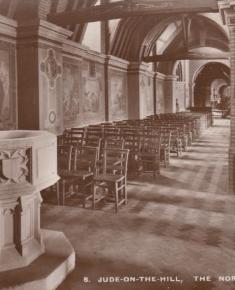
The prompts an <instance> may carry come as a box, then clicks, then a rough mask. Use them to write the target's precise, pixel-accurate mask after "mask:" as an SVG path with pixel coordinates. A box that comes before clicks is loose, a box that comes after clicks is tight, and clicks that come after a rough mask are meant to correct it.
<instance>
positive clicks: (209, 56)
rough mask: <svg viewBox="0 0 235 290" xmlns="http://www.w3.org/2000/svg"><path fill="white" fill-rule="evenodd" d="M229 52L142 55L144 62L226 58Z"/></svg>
mask: <svg viewBox="0 0 235 290" xmlns="http://www.w3.org/2000/svg"><path fill="white" fill-rule="evenodd" d="M229 56H230V55H229V53H227V52H221V53H192V52H189V53H183V54H177V53H175V54H160V55H153V56H146V57H143V59H142V60H143V61H144V62H160V61H176V60H187V59H191V60H202V59H205V60H209V59H212V60H214V59H228V58H229Z"/></svg>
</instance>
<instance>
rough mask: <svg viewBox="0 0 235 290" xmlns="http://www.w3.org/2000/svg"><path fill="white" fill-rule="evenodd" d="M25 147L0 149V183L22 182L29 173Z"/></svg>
mask: <svg viewBox="0 0 235 290" xmlns="http://www.w3.org/2000/svg"><path fill="white" fill-rule="evenodd" d="M28 163H29V158H28V154H27V149H26V148H24V149H11V150H10V149H9V150H3V151H0V185H1V184H12V183H22V182H25V181H26V180H27V177H28V175H29V164H28Z"/></svg>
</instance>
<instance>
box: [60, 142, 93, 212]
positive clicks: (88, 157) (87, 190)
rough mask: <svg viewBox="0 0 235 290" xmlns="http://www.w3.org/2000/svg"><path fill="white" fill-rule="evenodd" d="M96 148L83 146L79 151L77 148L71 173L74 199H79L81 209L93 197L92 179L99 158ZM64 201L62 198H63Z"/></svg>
mask: <svg viewBox="0 0 235 290" xmlns="http://www.w3.org/2000/svg"><path fill="white" fill-rule="evenodd" d="M98 153H99V152H98V148H97V147H90V146H85V147H82V148H81V150H80V149H79V148H78V150H77V154H76V157H75V163H74V166H75V168H74V170H72V171H71V176H72V177H73V178H72V179H71V180H70V181H71V182H72V183H73V188H74V189H75V195H76V197H80V198H81V199H82V202H83V207H84V208H85V207H86V201H87V200H88V199H91V198H92V196H93V177H94V176H95V175H96V166H97V161H98V158H99V155H98ZM63 200H64V198H63Z"/></svg>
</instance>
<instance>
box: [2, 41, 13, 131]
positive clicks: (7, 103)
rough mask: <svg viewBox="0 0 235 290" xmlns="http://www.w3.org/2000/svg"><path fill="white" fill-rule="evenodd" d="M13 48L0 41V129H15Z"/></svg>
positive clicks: (11, 45)
mask: <svg viewBox="0 0 235 290" xmlns="http://www.w3.org/2000/svg"><path fill="white" fill-rule="evenodd" d="M15 70H16V64H15V46H14V45H13V44H10V43H9V44H8V43H6V42H2V41H0V129H5V130H9V129H15V128H16V73H15Z"/></svg>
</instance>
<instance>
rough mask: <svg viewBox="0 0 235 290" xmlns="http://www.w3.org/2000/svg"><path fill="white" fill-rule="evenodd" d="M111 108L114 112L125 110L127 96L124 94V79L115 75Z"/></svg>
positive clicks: (112, 83) (112, 85) (112, 82)
mask: <svg viewBox="0 0 235 290" xmlns="http://www.w3.org/2000/svg"><path fill="white" fill-rule="evenodd" d="M111 92H112V94H111V110H112V112H113V113H115V114H117V113H121V112H123V111H125V109H126V108H125V96H124V94H123V92H124V87H123V79H122V78H120V77H114V78H113V79H112V81H111Z"/></svg>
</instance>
